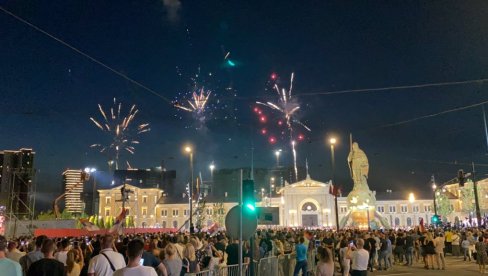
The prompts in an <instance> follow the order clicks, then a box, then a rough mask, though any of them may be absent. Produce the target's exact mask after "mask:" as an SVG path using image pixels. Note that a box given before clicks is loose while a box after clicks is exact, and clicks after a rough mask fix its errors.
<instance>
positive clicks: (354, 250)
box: [346, 239, 369, 276]
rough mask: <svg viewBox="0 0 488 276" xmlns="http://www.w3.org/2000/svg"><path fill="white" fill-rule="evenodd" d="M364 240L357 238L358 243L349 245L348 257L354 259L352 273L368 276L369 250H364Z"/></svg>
mask: <svg viewBox="0 0 488 276" xmlns="http://www.w3.org/2000/svg"><path fill="white" fill-rule="evenodd" d="M363 247H364V240H363V239H357V240H356V245H355V246H354V245H352V246H349V248H348V249H347V253H346V258H347V259H350V260H352V265H351V269H352V271H351V275H352V276H366V275H368V262H369V252H368V251H367V250H364V248H363Z"/></svg>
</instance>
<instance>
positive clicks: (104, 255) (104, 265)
mask: <svg viewBox="0 0 488 276" xmlns="http://www.w3.org/2000/svg"><path fill="white" fill-rule="evenodd" d="M113 242H114V238H113V237H112V236H111V235H106V236H104V237H102V240H101V247H102V250H101V251H100V254H98V255H97V256H95V257H93V258H92V259H91V260H90V264H89V265H88V275H89V276H110V275H113V273H114V272H115V271H116V270H117V269H121V268H123V267H125V260H124V256H122V254H120V253H118V252H115V251H114V250H113Z"/></svg>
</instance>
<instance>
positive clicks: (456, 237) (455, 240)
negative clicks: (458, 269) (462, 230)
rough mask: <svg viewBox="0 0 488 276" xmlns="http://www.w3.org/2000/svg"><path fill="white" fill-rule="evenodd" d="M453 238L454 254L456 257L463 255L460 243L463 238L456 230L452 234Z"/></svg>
mask: <svg viewBox="0 0 488 276" xmlns="http://www.w3.org/2000/svg"><path fill="white" fill-rule="evenodd" d="M451 239H452V255H453V256H455V257H459V256H461V248H460V246H459V244H460V243H461V238H460V237H459V235H458V234H457V232H454V233H453V234H452V236H451Z"/></svg>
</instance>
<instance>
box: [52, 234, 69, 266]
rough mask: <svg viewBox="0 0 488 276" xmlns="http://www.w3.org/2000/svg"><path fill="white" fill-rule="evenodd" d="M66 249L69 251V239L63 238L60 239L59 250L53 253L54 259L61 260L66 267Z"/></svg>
mask: <svg viewBox="0 0 488 276" xmlns="http://www.w3.org/2000/svg"><path fill="white" fill-rule="evenodd" d="M68 251H69V241H68V240H67V239H64V240H62V241H61V250H60V251H58V252H56V254H54V259H56V260H58V261H60V262H62V263H63V264H64V266H65V267H66V259H67V258H68Z"/></svg>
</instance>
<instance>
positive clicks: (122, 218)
mask: <svg viewBox="0 0 488 276" xmlns="http://www.w3.org/2000/svg"><path fill="white" fill-rule="evenodd" d="M126 214H127V209H125V208H122V211H121V212H120V215H118V216H117V218H116V219H115V223H114V225H113V226H112V227H110V230H108V232H109V233H110V234H115V233H118V234H122V225H123V223H122V222H124V221H125V216H126Z"/></svg>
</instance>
